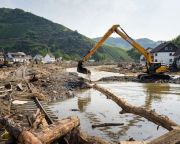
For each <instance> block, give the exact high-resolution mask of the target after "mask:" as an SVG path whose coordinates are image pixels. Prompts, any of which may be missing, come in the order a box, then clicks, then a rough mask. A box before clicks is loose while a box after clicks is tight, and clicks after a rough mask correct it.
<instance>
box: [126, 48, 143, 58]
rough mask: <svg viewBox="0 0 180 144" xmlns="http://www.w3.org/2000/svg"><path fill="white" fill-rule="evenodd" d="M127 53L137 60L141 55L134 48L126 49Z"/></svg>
mask: <svg viewBox="0 0 180 144" xmlns="http://www.w3.org/2000/svg"><path fill="white" fill-rule="evenodd" d="M127 53H128V55H129V56H130V57H131V58H132V59H134V60H136V61H139V59H140V56H141V55H140V53H139V52H138V51H137V50H136V49H134V48H132V49H130V50H128V51H127Z"/></svg>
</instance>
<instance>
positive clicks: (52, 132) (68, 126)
mask: <svg viewBox="0 0 180 144" xmlns="http://www.w3.org/2000/svg"><path fill="white" fill-rule="evenodd" d="M79 124H80V120H79V119H78V117H68V118H66V119H63V120H60V121H58V122H55V123H54V124H51V125H49V127H48V128H47V129H44V130H42V131H40V132H38V133H34V134H35V135H36V136H37V137H38V138H39V139H40V140H41V142H42V143H51V142H53V141H55V140H57V139H59V138H60V137H62V136H64V135H66V134H67V133H68V132H70V131H71V130H73V129H74V128H76V127H77V126H79Z"/></svg>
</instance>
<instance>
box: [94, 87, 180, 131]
mask: <svg viewBox="0 0 180 144" xmlns="http://www.w3.org/2000/svg"><path fill="white" fill-rule="evenodd" d="M93 88H94V89H96V90H98V91H100V92H101V93H103V94H104V95H106V96H107V98H109V99H111V100H113V101H114V102H115V103H117V104H118V105H119V106H120V107H121V108H122V111H121V112H120V113H121V114H123V113H132V114H135V115H139V116H142V117H144V118H146V119H147V120H149V121H151V122H153V123H155V124H157V125H159V126H162V127H164V128H166V129H167V130H173V126H178V124H176V123H175V122H174V121H172V120H170V119H169V118H168V117H167V116H163V115H159V114H157V113H156V112H155V111H153V110H147V109H145V108H143V107H137V106H133V105H131V104H129V103H127V102H126V101H125V100H124V99H122V98H120V97H118V96H117V95H115V94H113V93H112V92H110V91H109V90H107V89H105V88H102V87H101V86H99V85H97V84H95V85H93Z"/></svg>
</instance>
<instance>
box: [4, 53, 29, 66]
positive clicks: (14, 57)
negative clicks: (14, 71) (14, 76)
mask: <svg viewBox="0 0 180 144" xmlns="http://www.w3.org/2000/svg"><path fill="white" fill-rule="evenodd" d="M6 58H7V60H8V61H11V62H20V63H23V62H27V57H26V54H25V53H24V52H14V53H11V52H8V53H7V54H6Z"/></svg>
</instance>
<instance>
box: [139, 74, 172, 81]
mask: <svg viewBox="0 0 180 144" xmlns="http://www.w3.org/2000/svg"><path fill="white" fill-rule="evenodd" d="M138 79H139V80H140V81H142V82H145V81H157V80H170V79H171V77H170V76H169V75H165V74H146V73H144V74H140V75H138Z"/></svg>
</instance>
